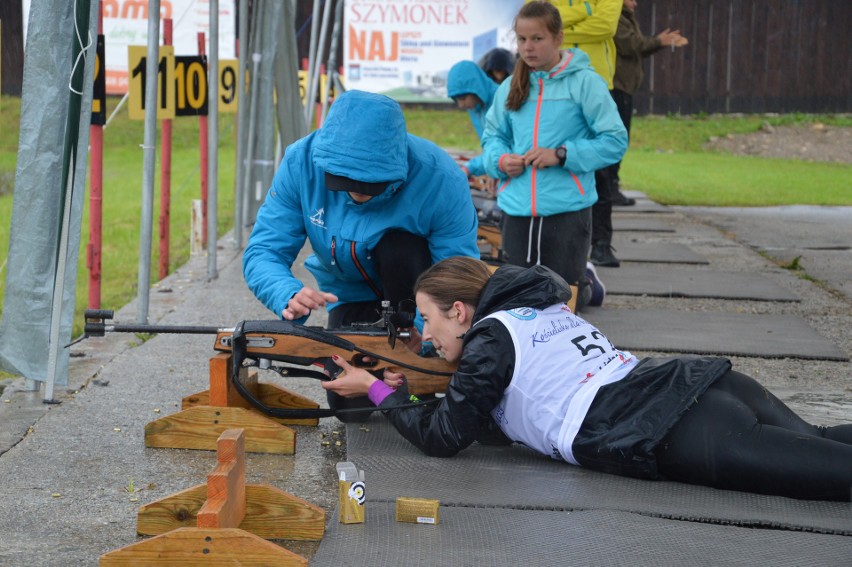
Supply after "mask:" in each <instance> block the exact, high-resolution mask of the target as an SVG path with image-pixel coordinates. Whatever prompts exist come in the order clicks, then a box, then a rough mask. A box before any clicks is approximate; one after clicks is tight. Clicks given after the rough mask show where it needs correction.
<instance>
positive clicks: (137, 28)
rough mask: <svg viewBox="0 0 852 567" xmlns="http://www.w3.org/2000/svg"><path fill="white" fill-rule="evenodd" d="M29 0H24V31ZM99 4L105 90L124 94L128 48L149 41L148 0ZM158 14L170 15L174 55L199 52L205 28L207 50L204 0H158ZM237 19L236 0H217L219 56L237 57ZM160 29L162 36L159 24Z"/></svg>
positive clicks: (114, 0) (207, 14) (108, 0)
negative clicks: (102, 17)
mask: <svg viewBox="0 0 852 567" xmlns="http://www.w3.org/2000/svg"><path fill="white" fill-rule="evenodd" d="M31 2H32V0H24V2H23V15H24V30H25V33H26V29H27V19H28V18H27V16H28V15H29V11H30V4H31ZM102 4H103V15H104V33H103V35H104V47H105V53H104V62H105V70H106V73H105V80H106V92H107V94H124V93H126V92H127V86H128V76H127V53H128V51H127V48H128V47H129V46H131V45H147V43H148V0H102ZM160 18H161V19H163V18H171V19H172V34H173V41H172V43H173V45H174V46H175V50H174V52H175V54H176V55H197V54H198V32H204V34H205V38H206V47H205V49H206V51H207V53H209V52H210V38H209V33H210V31H209V28H210V11H209V3H208V2H207V0H160ZM236 21H237V17H236V11H235V0H219V57H220V58H221V59H234V58H235V57H236V49H235V47H234V42H235V39H236ZM160 30H161V31H160V37H162V24H161V28H160ZM24 39H25V40H26V36H25V38H24ZM93 41H94V40H93ZM84 42H85V38H84ZM160 43H162V41H161V42H160Z"/></svg>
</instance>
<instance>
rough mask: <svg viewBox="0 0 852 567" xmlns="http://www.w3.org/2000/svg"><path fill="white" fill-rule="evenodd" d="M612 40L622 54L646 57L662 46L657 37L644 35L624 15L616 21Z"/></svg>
mask: <svg viewBox="0 0 852 567" xmlns="http://www.w3.org/2000/svg"><path fill="white" fill-rule="evenodd" d="M614 40H615V47H616V49H617V50H618V53H620V54H622V55H633V56H640V57H648V56H649V55H653V54H654V53H656V52H657V51H659V50H661V49H662V48H663V44H662V42H661V41H660V40H659V39H658V38H657V37H652V36H648V35H644V34H643V33H642V32H641V31H639V30H638V29H637V28H636V27H635V26H633V25H631V24H630V21H629V20H628V19H627V18H626V17H624V16H622V17H621V19H620V20H619V21H618V29H617V30H616V32H615V38H614Z"/></svg>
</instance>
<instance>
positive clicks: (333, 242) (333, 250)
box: [331, 236, 343, 274]
mask: <svg viewBox="0 0 852 567" xmlns="http://www.w3.org/2000/svg"><path fill="white" fill-rule="evenodd" d="M334 238H335V237H334V236H332V237H331V265H332V266H337V269H338V270H340V273H341V274H342V273H343V267H342V266H341V265H340V264H338V263H337V255H336V250H337V241H336V240H335V239H334Z"/></svg>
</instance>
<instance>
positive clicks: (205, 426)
mask: <svg viewBox="0 0 852 567" xmlns="http://www.w3.org/2000/svg"><path fill="white" fill-rule="evenodd" d="M235 428H236V429H245V434H246V445H245V450H246V451H249V452H251V453H278V454H284V455H292V454H294V453H295V451H296V432H295V431H293V430H292V429H290V428H289V427H286V426H284V425H281V424H279V423H276V422H275V421H273V420H271V419H268V418H267V417H265V416H263V415H261V414H259V413H256V412H254V411H251V410H247V409H244V408H228V407H222V408H217V407H212V406H195V407H191V408H188V409H185V410H182V411H180V412H178V413H176V414H172V415H168V416H165V417H161V418H160V419H157V420H154V421H152V422H149V423H147V424H145V446H146V447H170V448H175V449H206V450H210V451H215V450H216V449H217V440H218V438H219V436H220V435H221V434H222V433H223V432H224V431H225V430H226V429H235Z"/></svg>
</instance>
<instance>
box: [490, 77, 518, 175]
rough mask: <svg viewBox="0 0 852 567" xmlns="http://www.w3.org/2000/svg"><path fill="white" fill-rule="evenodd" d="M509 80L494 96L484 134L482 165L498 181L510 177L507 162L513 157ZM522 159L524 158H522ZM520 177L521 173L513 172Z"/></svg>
mask: <svg viewBox="0 0 852 567" xmlns="http://www.w3.org/2000/svg"><path fill="white" fill-rule="evenodd" d="M510 82H511V81H509V80H506V81H505V82H503V84H502V85H500V87H499V88H498V89H497V92H496V93H495V94H494V102H493V103H492V104H491V108H489V109H488V112H487V113H486V114H485V130H484V132H483V133H482V164H483V166H484V168H485V172H486V173H487V174H488V175H489V176H490V177H494V178H497V179H505V178H506V177H509V175H510V174H509V171H507V170H506V169H504V168H505V167H506V160H507V159H511V157H510V156H513V155H514V154H513V153H512V149H513V137H512V124H511V122H510V121H509V111H508V110H507V109H506V97H507V95H508V94H509V86H510ZM521 159H522V158H521ZM513 173H514V175H518V174H519V172H513Z"/></svg>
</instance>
